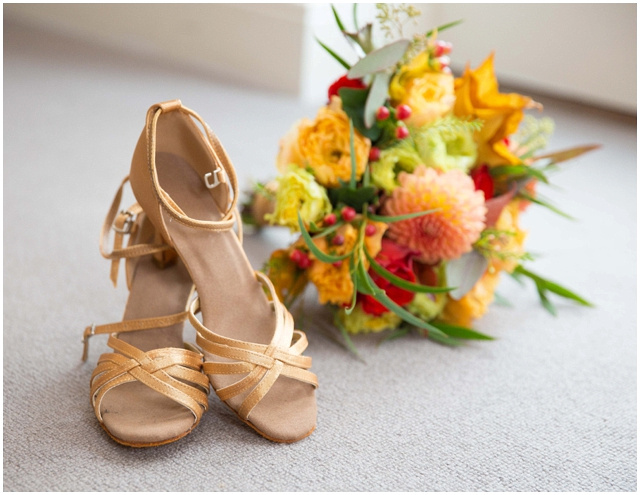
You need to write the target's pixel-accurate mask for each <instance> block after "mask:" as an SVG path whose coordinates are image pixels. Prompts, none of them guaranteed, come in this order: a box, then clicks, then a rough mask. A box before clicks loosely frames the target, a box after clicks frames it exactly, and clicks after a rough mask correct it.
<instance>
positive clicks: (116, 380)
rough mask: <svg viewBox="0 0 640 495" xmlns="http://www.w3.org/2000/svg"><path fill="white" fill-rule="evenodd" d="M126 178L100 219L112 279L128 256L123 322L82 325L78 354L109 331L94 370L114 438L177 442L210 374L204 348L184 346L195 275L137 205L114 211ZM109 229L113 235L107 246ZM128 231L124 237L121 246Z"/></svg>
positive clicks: (196, 414)
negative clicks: (204, 369)
mask: <svg viewBox="0 0 640 495" xmlns="http://www.w3.org/2000/svg"><path fill="white" fill-rule="evenodd" d="M127 180H128V178H125V180H124V181H123V182H122V184H121V185H120V188H119V189H118V192H117V194H116V197H115V199H114V201H113V204H112V205H111V208H110V210H109V213H108V214H107V218H106V219H105V223H104V226H103V229H102V233H101V238H100V252H101V254H102V255H103V256H104V257H105V258H107V259H110V260H112V266H111V280H112V281H113V284H114V285H116V283H117V278H118V267H119V263H120V260H121V259H126V278H127V285H128V287H129V290H130V293H129V298H128V300H127V305H126V308H125V312H124V316H123V320H122V321H121V322H119V323H112V324H107V325H99V326H96V325H91V326H89V327H87V328H86V329H85V332H84V338H83V342H84V353H83V356H82V359H83V361H86V360H87V357H88V346H89V339H90V338H91V337H92V336H94V335H99V334H110V335H109V340H108V346H109V347H111V348H112V349H113V350H114V352H113V353H106V354H103V355H101V356H100V358H99V360H98V365H97V367H96V368H95V370H94V372H93V374H92V376H91V403H92V405H93V408H94V411H95V414H96V417H97V418H98V421H99V423H100V425H101V426H102V428H103V429H104V430H105V431H106V432H107V434H108V435H109V436H110V437H111V438H113V439H114V440H115V441H116V442H118V443H120V444H123V445H127V446H131V447H152V446H157V445H163V444H166V443H170V442H174V441H176V440H178V439H180V438H182V437H184V436H185V435H187V434H188V433H189V432H191V431H192V430H193V428H195V427H196V426H197V424H198V423H199V421H200V418H201V417H202V414H203V413H204V412H205V411H206V410H207V407H208V402H207V395H208V393H209V380H208V378H207V377H206V375H204V374H203V373H202V362H203V356H202V354H201V353H200V352H197V351H194V350H188V349H184V348H183V345H184V344H183V340H182V330H183V326H184V322H185V321H186V320H187V316H188V313H187V311H186V310H187V303H188V302H189V299H190V297H191V295H192V294H193V282H192V281H191V278H190V277H189V273H188V272H187V270H186V268H185V266H184V264H183V263H182V262H181V261H180V259H178V257H177V255H176V253H175V251H173V250H172V249H171V248H170V247H169V246H168V245H166V244H165V243H163V242H162V240H161V238H160V237H159V236H158V235H157V234H156V231H155V229H154V227H153V224H152V223H151V222H150V221H149V220H148V218H147V216H146V215H145V214H144V212H143V211H142V208H140V206H138V205H137V204H134V205H133V206H132V207H130V208H129V209H128V210H126V211H124V210H123V211H121V212H120V213H118V209H119V205H120V201H121V198H122V192H123V187H124V185H125V184H126V182H127ZM111 230H113V231H114V232H115V237H114V248H113V249H112V250H111V251H110V252H109V251H108V250H107V248H106V241H107V239H108V237H109V234H110V231H111ZM125 236H128V237H129V242H128V245H127V246H126V247H123V241H124V238H125Z"/></svg>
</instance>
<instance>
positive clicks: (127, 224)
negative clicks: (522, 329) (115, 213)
mask: <svg viewBox="0 0 640 495" xmlns="http://www.w3.org/2000/svg"><path fill="white" fill-rule="evenodd" d="M120 215H125V216H126V217H127V218H125V220H124V224H123V226H122V228H118V227H116V226H115V225H113V226H112V227H111V228H112V229H113V230H114V231H115V232H117V233H118V234H129V233H130V232H131V227H132V226H133V217H134V216H135V215H134V214H133V213H131V212H130V211H129V210H126V211H125V210H122V211H121V212H120Z"/></svg>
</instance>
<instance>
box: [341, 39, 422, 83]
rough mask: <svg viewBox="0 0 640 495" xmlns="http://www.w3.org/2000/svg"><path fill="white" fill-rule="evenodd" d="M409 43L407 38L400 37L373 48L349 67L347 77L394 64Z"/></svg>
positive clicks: (362, 75) (354, 77)
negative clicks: (375, 48) (380, 46)
mask: <svg viewBox="0 0 640 495" xmlns="http://www.w3.org/2000/svg"><path fill="white" fill-rule="evenodd" d="M410 44H411V42H410V41H409V40H405V39H401V40H397V41H394V42H393V43H389V44H388V45H385V46H383V47H382V48H378V49H377V50H373V51H372V52H371V53H369V54H368V55H367V56H366V57H364V58H362V59H360V60H359V61H358V62H356V63H355V65H354V66H353V67H351V69H350V70H349V73H348V77H349V78H351V79H356V78H359V77H364V76H366V75H368V74H373V73H374V72H380V71H382V70H385V69H387V68H389V67H392V66H394V65H395V64H397V63H398V62H399V61H400V59H401V58H402V57H403V56H404V54H405V52H406V51H407V48H409V45H410Z"/></svg>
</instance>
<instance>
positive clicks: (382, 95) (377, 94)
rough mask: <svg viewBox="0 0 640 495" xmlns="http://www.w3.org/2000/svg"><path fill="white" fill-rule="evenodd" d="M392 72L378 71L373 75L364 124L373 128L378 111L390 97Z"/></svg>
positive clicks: (365, 108)
mask: <svg viewBox="0 0 640 495" xmlns="http://www.w3.org/2000/svg"><path fill="white" fill-rule="evenodd" d="M390 80H391V74H388V73H387V72H378V73H377V74H374V76H373V82H372V83H371V88H370V89H369V96H368V97H367V103H366V104H365V106H364V125H365V126H366V127H367V128H371V126H372V125H373V124H375V123H376V111H377V110H378V108H380V107H381V106H382V105H384V102H385V101H387V98H388V97H389V81H390Z"/></svg>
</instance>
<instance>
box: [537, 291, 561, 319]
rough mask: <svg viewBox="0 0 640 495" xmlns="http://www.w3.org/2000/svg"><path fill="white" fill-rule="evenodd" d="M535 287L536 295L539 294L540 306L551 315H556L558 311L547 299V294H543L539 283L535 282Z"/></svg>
mask: <svg viewBox="0 0 640 495" xmlns="http://www.w3.org/2000/svg"><path fill="white" fill-rule="evenodd" d="M536 289H538V295H539V296H540V302H541V303H542V306H543V307H544V309H546V310H547V311H548V312H549V313H551V314H552V315H553V316H558V311H557V310H556V307H555V306H554V305H553V303H552V302H551V301H550V300H549V298H548V297H547V294H545V291H544V289H543V288H542V287H541V286H540V285H539V284H536Z"/></svg>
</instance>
